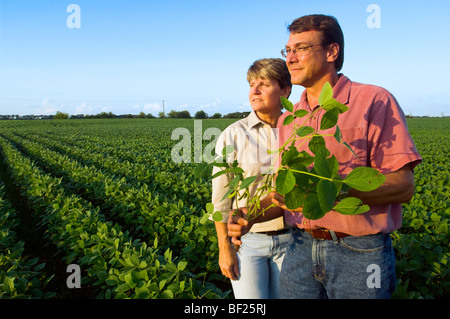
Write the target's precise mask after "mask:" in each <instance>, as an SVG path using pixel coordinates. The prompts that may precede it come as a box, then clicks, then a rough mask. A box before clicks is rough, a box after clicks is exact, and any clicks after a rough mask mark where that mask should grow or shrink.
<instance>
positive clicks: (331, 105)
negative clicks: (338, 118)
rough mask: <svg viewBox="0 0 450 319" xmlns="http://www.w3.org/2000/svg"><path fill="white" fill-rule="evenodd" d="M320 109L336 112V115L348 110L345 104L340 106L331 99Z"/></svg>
mask: <svg viewBox="0 0 450 319" xmlns="http://www.w3.org/2000/svg"><path fill="white" fill-rule="evenodd" d="M322 108H323V109H324V110H325V111H329V110H337V111H338V113H344V112H346V111H347V110H348V106H347V105H345V104H342V103H340V102H338V101H336V100H335V99H333V98H331V99H329V100H328V101H327V102H326V103H325V104H324V105H322Z"/></svg>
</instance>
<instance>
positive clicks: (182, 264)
mask: <svg viewBox="0 0 450 319" xmlns="http://www.w3.org/2000/svg"><path fill="white" fill-rule="evenodd" d="M187 264H188V263H187V261H180V262H179V263H178V265H177V269H178V271H183V270H184V269H185V268H186V266H187Z"/></svg>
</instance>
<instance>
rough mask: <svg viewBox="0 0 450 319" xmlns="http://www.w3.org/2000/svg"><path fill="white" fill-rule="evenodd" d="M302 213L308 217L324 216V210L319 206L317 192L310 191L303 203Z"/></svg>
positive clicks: (317, 217)
mask: <svg viewBox="0 0 450 319" xmlns="http://www.w3.org/2000/svg"><path fill="white" fill-rule="evenodd" d="M303 215H304V216H305V217H306V218H308V219H313V220H316V219H320V218H322V217H323V216H325V212H324V211H323V210H322V208H321V207H320V203H319V197H318V196H317V194H314V193H310V194H308V196H307V197H306V199H305V203H304V204H303Z"/></svg>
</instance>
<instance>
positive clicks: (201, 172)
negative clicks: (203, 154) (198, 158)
mask: <svg viewBox="0 0 450 319" xmlns="http://www.w3.org/2000/svg"><path fill="white" fill-rule="evenodd" d="M211 169H212V165H211V164H209V163H206V162H202V163H199V164H197V166H195V168H194V177H195V178H201V177H206V176H209V175H211Z"/></svg>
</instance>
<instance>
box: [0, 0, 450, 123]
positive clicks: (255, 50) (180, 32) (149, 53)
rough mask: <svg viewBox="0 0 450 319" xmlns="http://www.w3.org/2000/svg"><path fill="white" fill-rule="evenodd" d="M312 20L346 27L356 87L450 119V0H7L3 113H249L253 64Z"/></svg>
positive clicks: (347, 69) (2, 11)
mask: <svg viewBox="0 0 450 319" xmlns="http://www.w3.org/2000/svg"><path fill="white" fill-rule="evenodd" d="M70 4H77V5H78V6H79V8H80V9H81V11H80V21H81V24H80V28H69V27H68V26H67V23H66V20H67V18H68V17H69V16H70V15H71V14H72V13H73V12H67V11H66V9H67V7H68V6H69V5H70ZM371 4H376V5H378V8H379V9H380V16H379V17H380V20H379V21H380V26H381V27H380V28H369V26H368V24H367V19H368V18H369V17H370V16H371V15H372V14H373V13H374V12H373V11H371V12H367V8H368V6H369V5H371ZM312 13H323V14H330V15H333V16H335V17H336V18H337V19H338V21H339V22H340V24H341V27H342V29H343V31H344V37H345V61H344V67H343V69H342V72H343V73H344V74H345V75H347V76H348V77H349V78H350V79H351V80H353V81H357V82H362V83H370V84H375V85H379V86H382V87H385V88H386V89H388V90H389V91H390V92H392V93H393V94H394V96H395V97H396V98H397V100H398V101H399V103H400V105H401V106H402V108H403V110H404V112H405V114H412V115H433V116H435V115H441V113H444V114H445V115H450V102H449V101H450V85H449V83H448V76H449V74H450V62H449V59H448V58H449V52H450V35H449V30H450V19H449V18H448V15H449V14H450V2H449V1H447V0H445V1H437V0H429V1H426V2H424V1H392V0H391V1H384V0H382V1H381V0H380V1H378V0H370V1H361V0H360V1H356V0H353V1H351V0H340V1H320V0H318V1H303V0H295V1H291V0H285V1H265V0H259V1H254V0H239V1H238V0H226V1H225V0H202V1H199V0H188V1H178V0H176V1H175V0H164V1H162V0H161V1H156V0H129V1H118V0H108V1H106V0H103V1H97V0H96V1H93V0H89V1H87V0H69V1H65V0H47V1H42V0H27V1H25V0H0V114H19V115H26V114H55V113H56V111H57V110H59V111H63V112H67V113H69V114H80V113H83V114H97V113H100V112H113V113H115V114H128V113H131V114H138V113H139V112H141V111H143V112H145V113H152V114H153V115H158V113H159V112H160V111H162V101H163V100H164V101H165V102H164V105H165V111H166V113H167V112H169V111H170V110H188V111H189V112H190V113H191V115H194V114H195V112H196V111H198V110H204V111H206V112H207V113H208V114H210V115H212V114H213V113H216V112H219V113H222V114H226V113H229V112H234V111H246V110H250V105H249V103H248V83H247V81H246V73H247V69H248V67H249V66H250V65H251V64H252V63H253V61H255V60H257V59H260V58H270V57H281V56H280V50H281V49H282V48H283V47H284V45H285V44H286V42H287V39H288V32H287V31H286V26H287V25H288V24H289V23H290V22H292V21H293V20H294V19H295V18H298V17H300V16H302V15H305V14H312ZM302 91H303V89H302V88H301V87H296V88H295V89H294V91H293V93H292V95H291V97H290V100H291V101H293V102H297V101H298V100H299V98H300V94H301V92H302Z"/></svg>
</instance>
